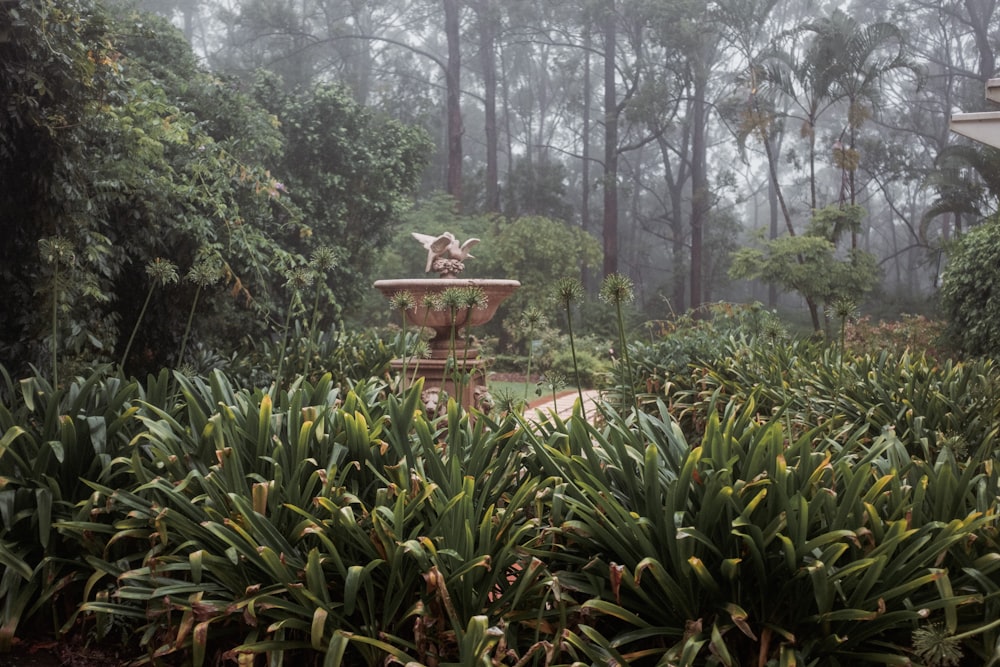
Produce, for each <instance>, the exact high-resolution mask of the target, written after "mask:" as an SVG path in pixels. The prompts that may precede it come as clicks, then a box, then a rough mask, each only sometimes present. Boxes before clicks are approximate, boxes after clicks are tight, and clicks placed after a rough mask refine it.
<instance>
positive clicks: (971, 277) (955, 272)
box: [941, 220, 1000, 357]
mask: <svg viewBox="0 0 1000 667" xmlns="http://www.w3.org/2000/svg"><path fill="white" fill-rule="evenodd" d="M998 294H1000V223H998V222H997V221H995V220H994V221H992V222H988V223H986V224H984V225H981V226H979V227H976V228H975V229H972V230H970V231H969V232H968V233H967V234H965V235H963V236H962V238H961V239H959V241H958V242H957V243H956V244H955V246H954V249H953V251H952V253H951V256H950V257H949V259H948V267H947V269H946V270H945V273H944V276H942V279H941V303H942V306H943V308H944V311H945V313H946V314H947V317H948V333H949V335H950V337H951V338H952V339H953V341H954V343H955V345H956V347H958V348H959V349H960V350H962V351H963V352H965V353H966V354H970V355H975V356H991V357H992V356H996V355H997V353H1000V298H998Z"/></svg>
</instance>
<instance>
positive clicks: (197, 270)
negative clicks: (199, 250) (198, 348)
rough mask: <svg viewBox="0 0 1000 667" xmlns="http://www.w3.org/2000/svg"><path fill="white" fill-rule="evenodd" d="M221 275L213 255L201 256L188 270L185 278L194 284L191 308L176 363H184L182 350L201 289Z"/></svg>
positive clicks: (185, 347) (185, 348) (186, 340)
mask: <svg viewBox="0 0 1000 667" xmlns="http://www.w3.org/2000/svg"><path fill="white" fill-rule="evenodd" d="M221 277H222V268H221V266H220V265H219V262H218V259H217V258H216V257H213V256H203V257H202V258H201V259H199V260H198V261H196V262H195V263H194V264H193V265H192V266H191V268H190V269H189V270H188V272H187V275H186V276H185V278H187V279H188V280H189V281H191V282H193V283H194V284H195V286H196V287H195V290H194V300H193V301H192V302H191V310H189V311H188V317H187V323H186V324H185V325H184V336H183V337H182V338H181V351H180V353H179V354H178V355H177V363H178V365H180V364H183V363H184V352H185V351H186V350H187V343H188V337H189V336H190V335H191V324H192V323H193V322H194V314H195V311H196V310H197V309H198V298H199V297H200V296H201V291H202V290H203V289H204V288H206V287H208V286H209V285H212V284H214V283H216V282H218V280H219V278H221Z"/></svg>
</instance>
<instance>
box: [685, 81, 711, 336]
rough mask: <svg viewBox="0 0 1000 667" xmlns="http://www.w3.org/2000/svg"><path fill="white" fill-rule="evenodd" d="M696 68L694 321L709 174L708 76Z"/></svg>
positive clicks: (700, 299)
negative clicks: (707, 137)
mask: <svg viewBox="0 0 1000 667" xmlns="http://www.w3.org/2000/svg"><path fill="white" fill-rule="evenodd" d="M695 68H696V71H695V72H694V78H693V82H692V83H693V86H694V87H693V93H692V99H691V106H692V109H691V266H690V269H691V275H690V278H689V279H688V283H689V285H690V288H691V296H690V302H691V306H690V307H691V310H692V311H693V312H694V314H695V317H698V316H699V315H698V313H699V308H700V306H701V305H702V303H703V300H704V292H703V289H704V288H703V287H702V275H703V266H702V251H703V235H704V225H705V219H706V218H707V213H708V173H707V171H706V165H705V160H706V155H707V152H708V147H707V145H706V141H705V123H706V122H707V119H706V116H707V114H706V109H705V106H706V105H705V90H706V88H707V87H708V81H707V79H708V73H707V71H705V68H704V65H703V64H701V63H696V64H695Z"/></svg>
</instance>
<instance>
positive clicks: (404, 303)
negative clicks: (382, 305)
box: [389, 290, 417, 390]
mask: <svg viewBox="0 0 1000 667" xmlns="http://www.w3.org/2000/svg"><path fill="white" fill-rule="evenodd" d="M389 305H390V306H391V307H392V308H393V309H395V310H398V311H399V314H400V317H401V319H402V324H401V327H402V329H401V330H402V341H401V342H402V348H403V350H402V354H401V356H402V359H403V383H402V386H401V387H400V389H401V390H405V389H406V387H407V385H408V384H409V379H408V378H407V374H406V365H407V359H408V357H409V354H410V350H409V345H408V341H407V338H406V322H407V318H406V311H408V310H411V309H413V308H414V307H416V305H417V300H416V299H415V298H414V297H413V294H412V293H411V292H408V291H405V290H404V291H402V292H396V293H395V294H393V295H392V298H391V299H389Z"/></svg>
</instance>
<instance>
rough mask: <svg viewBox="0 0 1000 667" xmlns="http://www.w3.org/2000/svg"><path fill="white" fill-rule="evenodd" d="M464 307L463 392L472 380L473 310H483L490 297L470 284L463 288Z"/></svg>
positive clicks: (461, 389) (481, 289)
mask: <svg viewBox="0 0 1000 667" xmlns="http://www.w3.org/2000/svg"><path fill="white" fill-rule="evenodd" d="M463 296H464V301H463V308H464V309H465V326H464V327H463V330H464V331H465V349H464V350H463V351H462V376H461V377H462V387H461V388H460V392H461V394H464V393H465V385H466V383H467V382H468V383H469V384H471V382H472V372H471V371H469V348H470V347H472V326H471V324H472V310H473V309H479V310H483V309H485V308H486V306H487V302H488V298H487V296H486V292H485V291H483V288H482V287H477V286H475V285H470V286H469V287H466V288H465V289H464V290H463Z"/></svg>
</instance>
